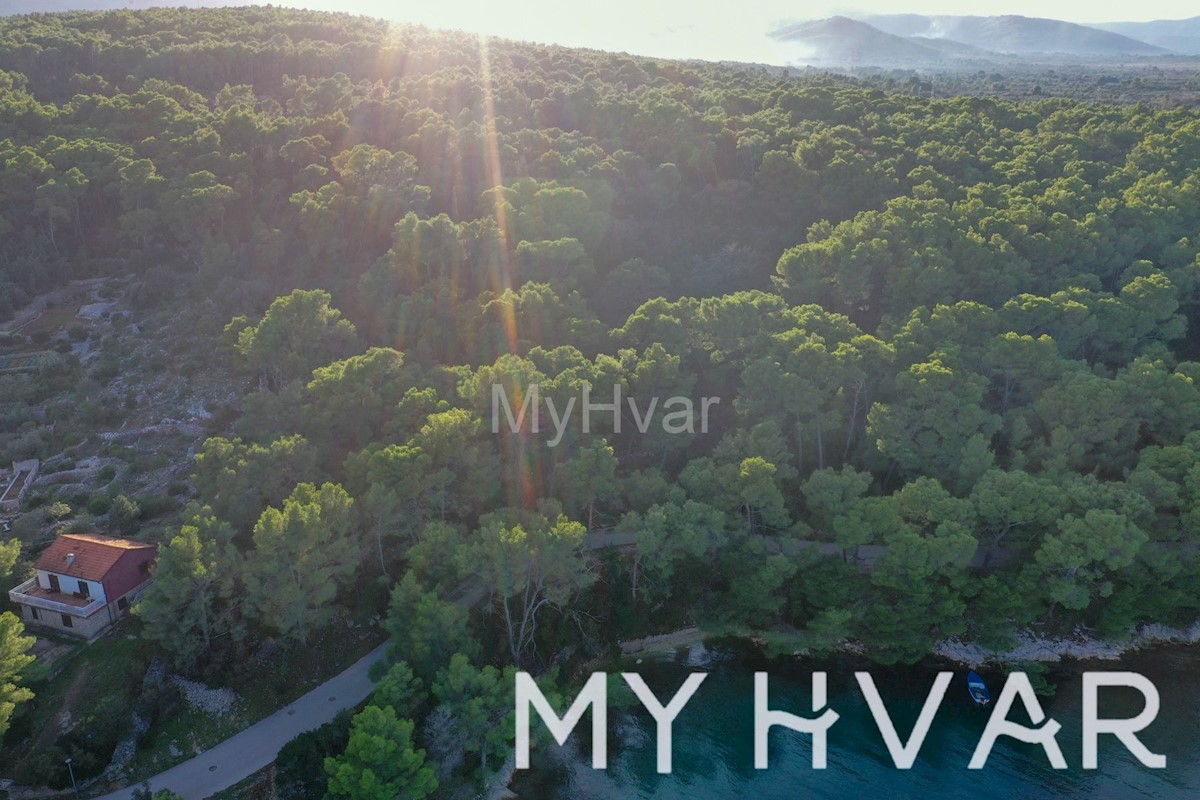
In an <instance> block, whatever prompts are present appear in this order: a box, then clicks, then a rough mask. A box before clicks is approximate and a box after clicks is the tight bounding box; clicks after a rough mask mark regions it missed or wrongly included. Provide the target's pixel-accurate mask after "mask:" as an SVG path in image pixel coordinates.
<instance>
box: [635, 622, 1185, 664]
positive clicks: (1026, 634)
mask: <svg viewBox="0 0 1200 800" xmlns="http://www.w3.org/2000/svg"><path fill="white" fill-rule="evenodd" d="M706 638H707V637H706V636H705V634H704V632H703V631H701V630H700V629H699V628H695V627H689V628H682V629H680V630H677V631H672V632H670V633H663V634H657V635H654V636H646V637H643V638H641V639H631V640H628V641H624V642H621V655H623V656H631V655H640V654H643V653H655V652H659V653H661V652H667V651H670V650H675V649H677V648H680V647H687V646H689V645H693V644H698V643H701V642H703V641H704V640H705V639H706ZM1016 638H1017V644H1016V645H1015V646H1014V647H1012V648H1010V649H1008V650H992V649H988V648H985V647H983V646H982V645H980V644H977V643H975V642H970V641H963V640H962V639H946V640H944V641H941V642H939V643H938V644H937V645H935V646H934V649H933V652H932V653H930V655H931V656H934V657H936V658H942V659H945V660H947V661H953V662H955V663H958V664H962V665H964V666H968V667H979V666H982V665H984V664H1005V663H1008V664H1011V663H1013V662H1017V661H1037V662H1043V663H1051V662H1056V661H1063V660H1067V659H1070V660H1074V661H1113V660H1116V659H1118V658H1121V657H1122V656H1124V655H1127V654H1129V653H1132V652H1134V651H1137V650H1142V649H1144V648H1147V647H1156V646H1158V645H1166V644H1175V645H1189V644H1197V643H1200V621H1197V622H1195V623H1194V624H1192V625H1191V626H1190V627H1188V628H1172V627H1169V626H1167V625H1158V624H1150V625H1142V626H1140V627H1139V628H1138V629H1137V630H1136V631H1134V632H1133V633H1132V634H1131V635H1130V637H1129V638H1128V639H1120V640H1118V639H1098V638H1096V637H1094V636H1092V635H1091V634H1090V633H1088V632H1087V631H1085V630H1082V629H1079V630H1077V631H1076V632H1075V633H1074V635H1072V636H1069V637H1068V636H1041V635H1039V634H1037V633H1034V632H1033V631H1022V632H1021V633H1018V634H1017V637H1016ZM838 649H839V650H841V651H843V652H847V653H857V654H862V653H864V652H865V649H864V648H863V646H862V644H861V643H859V642H851V641H846V642H843V643H842V644H841V646H840V647H839V648H838ZM796 655H806V654H805V653H796Z"/></svg>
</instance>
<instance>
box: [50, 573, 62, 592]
mask: <svg viewBox="0 0 1200 800" xmlns="http://www.w3.org/2000/svg"><path fill="white" fill-rule="evenodd" d="M50 591H52V592H61V591H62V587H61V586H59V584H58V576H57V575H54V574H51V575H50Z"/></svg>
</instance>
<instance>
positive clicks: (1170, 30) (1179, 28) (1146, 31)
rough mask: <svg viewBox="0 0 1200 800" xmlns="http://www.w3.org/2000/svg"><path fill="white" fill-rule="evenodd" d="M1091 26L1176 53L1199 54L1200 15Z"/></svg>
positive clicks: (1104, 23)
mask: <svg viewBox="0 0 1200 800" xmlns="http://www.w3.org/2000/svg"><path fill="white" fill-rule="evenodd" d="M1092 27H1094V28H1102V29H1104V30H1106V31H1112V32H1113V33H1119V34H1121V35H1122V36H1130V37H1132V38H1134V39H1140V40H1141V41H1143V42H1147V43H1148V44H1153V45H1157V46H1159V47H1165V48H1167V49H1168V50H1174V51H1175V52H1176V53H1187V54H1190V55H1200V17H1192V18H1191V19H1158V20H1154V21H1153V22H1102V23H1100V24H1098V25H1093V26H1092Z"/></svg>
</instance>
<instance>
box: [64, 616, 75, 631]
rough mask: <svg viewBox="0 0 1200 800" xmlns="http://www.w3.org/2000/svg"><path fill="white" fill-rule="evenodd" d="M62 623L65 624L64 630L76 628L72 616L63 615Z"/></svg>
mask: <svg viewBox="0 0 1200 800" xmlns="http://www.w3.org/2000/svg"><path fill="white" fill-rule="evenodd" d="M62 622H63V627H64V628H74V627H75V621H74V620H72V619H71V617H70V615H68V614H63V615H62Z"/></svg>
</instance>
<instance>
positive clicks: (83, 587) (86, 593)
mask: <svg viewBox="0 0 1200 800" xmlns="http://www.w3.org/2000/svg"><path fill="white" fill-rule="evenodd" d="M79 594H80V596H82V597H91V596H92V587H90V586H88V582H87V581H80V582H79Z"/></svg>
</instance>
